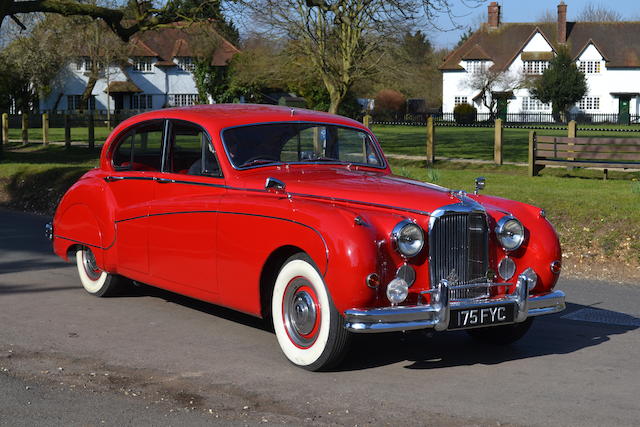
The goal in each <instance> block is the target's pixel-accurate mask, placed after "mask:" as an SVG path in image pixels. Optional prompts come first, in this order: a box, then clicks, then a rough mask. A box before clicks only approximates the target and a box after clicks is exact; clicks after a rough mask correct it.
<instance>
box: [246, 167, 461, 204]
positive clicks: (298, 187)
mask: <svg viewBox="0 0 640 427" xmlns="http://www.w3.org/2000/svg"><path fill="white" fill-rule="evenodd" d="M264 169H265V168H260V170H254V171H245V173H246V175H245V176H244V178H245V180H244V181H245V182H244V184H245V185H246V186H247V187H248V188H264V184H265V180H266V179H267V178H268V177H272V178H276V179H279V180H281V181H282V182H284V183H285V185H286V191H287V193H289V194H291V195H292V196H294V197H296V196H298V197H312V198H318V199H325V200H334V201H345V202H352V203H358V204H365V205H373V206H382V207H390V208H397V209H399V210H404V211H414V212H415V213H427V214H428V213H429V212H432V211H433V210H435V209H437V208H439V207H442V206H445V205H450V204H454V203H459V202H460V200H459V199H458V198H457V197H455V196H454V195H453V194H452V193H451V191H450V190H449V189H447V188H444V187H440V186H438V185H434V184H429V183H425V182H421V181H414V180H411V179H407V178H404V177H399V176H395V175H386V174H382V173H377V172H369V171H361V170H353V169H349V168H322V169H321V170H313V169H312V170H309V169H307V170H301V169H294V168H286V167H278V168H269V169H268V170H264Z"/></svg>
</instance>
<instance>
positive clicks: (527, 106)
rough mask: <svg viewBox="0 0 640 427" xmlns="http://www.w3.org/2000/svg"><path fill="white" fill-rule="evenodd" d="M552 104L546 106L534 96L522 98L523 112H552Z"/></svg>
mask: <svg viewBox="0 0 640 427" xmlns="http://www.w3.org/2000/svg"><path fill="white" fill-rule="evenodd" d="M550 110H551V104H545V103H543V102H541V101H540V100H539V99H537V98H534V97H533V96H525V97H523V98H522V111H550Z"/></svg>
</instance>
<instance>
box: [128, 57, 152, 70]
mask: <svg viewBox="0 0 640 427" xmlns="http://www.w3.org/2000/svg"><path fill="white" fill-rule="evenodd" d="M132 59H133V71H140V72H149V71H151V70H152V69H151V66H152V64H151V59H152V58H151V57H149V56H136V57H135V58H132Z"/></svg>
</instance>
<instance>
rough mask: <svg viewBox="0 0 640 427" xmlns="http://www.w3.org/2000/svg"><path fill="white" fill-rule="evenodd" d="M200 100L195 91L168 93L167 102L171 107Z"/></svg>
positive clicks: (186, 104)
mask: <svg viewBox="0 0 640 427" xmlns="http://www.w3.org/2000/svg"><path fill="white" fill-rule="evenodd" d="M199 101H200V95H198V94H197V93H173V94H169V95H168V99H167V103H168V104H169V105H170V106H172V107H188V106H190V105H195V104H197V103H198V102H199Z"/></svg>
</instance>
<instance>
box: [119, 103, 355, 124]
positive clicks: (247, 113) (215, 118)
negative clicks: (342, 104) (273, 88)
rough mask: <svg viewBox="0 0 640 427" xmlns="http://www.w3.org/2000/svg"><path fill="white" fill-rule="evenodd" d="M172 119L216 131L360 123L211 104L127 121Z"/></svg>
mask: <svg viewBox="0 0 640 427" xmlns="http://www.w3.org/2000/svg"><path fill="white" fill-rule="evenodd" d="M158 118H172V119H182V120H188V121H193V122H196V123H199V124H205V123H206V124H208V125H211V126H215V127H218V128H226V127H232V126H241V125H246V124H252V123H268V122H321V123H334V124H342V125H347V126H356V127H360V128H362V127H363V125H362V123H360V122H358V121H356V120H352V119H349V118H346V117H342V116H338V115H335V114H329V113H325V112H322V111H313V110H306V109H304V108H295V107H286V106H280V105H265V104H211V105H194V106H191V107H179V108H165V109H160V110H154V111H149V112H146V113H142V114H139V115H137V116H134V117H132V118H131V119H129V120H127V122H129V124H130V123H131V122H135V123H138V122H140V121H143V120H151V119H158Z"/></svg>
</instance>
